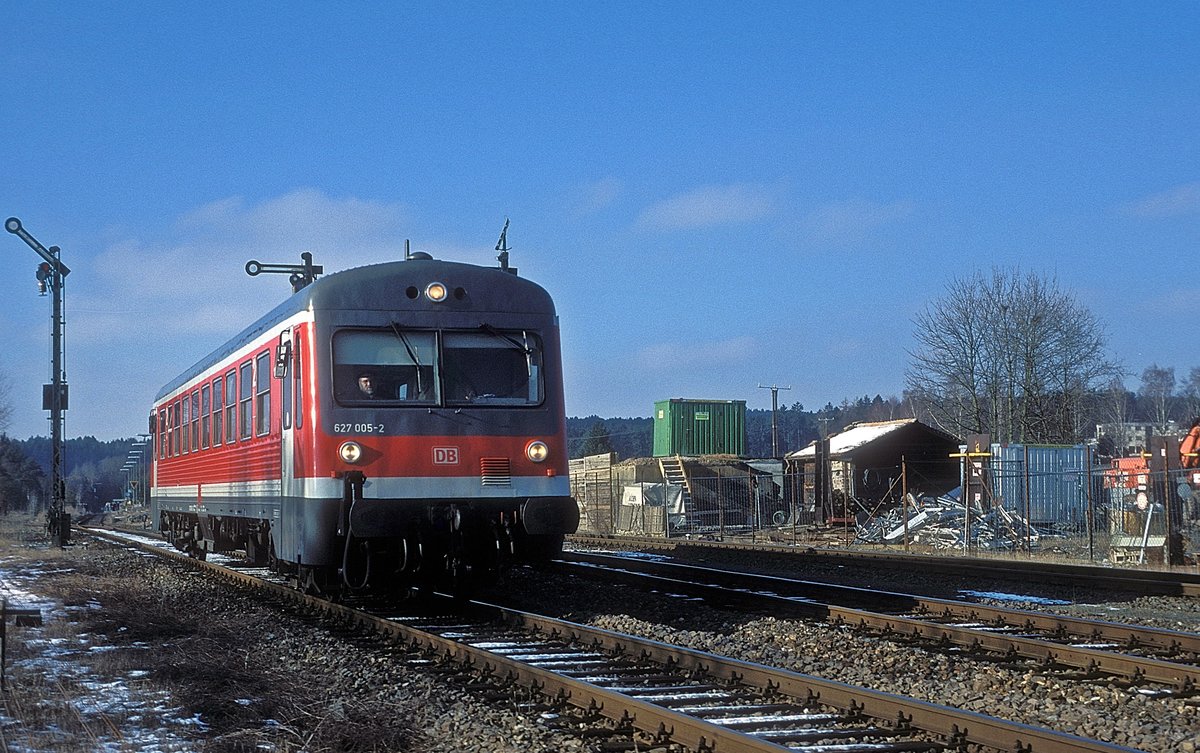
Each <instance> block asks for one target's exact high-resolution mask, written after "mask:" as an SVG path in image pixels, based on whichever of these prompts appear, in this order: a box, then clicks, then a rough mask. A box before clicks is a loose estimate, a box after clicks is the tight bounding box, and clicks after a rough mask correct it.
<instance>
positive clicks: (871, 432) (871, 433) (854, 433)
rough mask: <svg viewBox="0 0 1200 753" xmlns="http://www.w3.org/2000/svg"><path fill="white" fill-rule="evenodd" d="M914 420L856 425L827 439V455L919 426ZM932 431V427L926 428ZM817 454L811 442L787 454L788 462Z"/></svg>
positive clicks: (839, 453) (845, 450) (861, 445)
mask: <svg viewBox="0 0 1200 753" xmlns="http://www.w3.org/2000/svg"><path fill="white" fill-rule="evenodd" d="M919 423H920V421H918V420H917V419H915V418H903V419H899V420H897V421H874V422H870V423H857V424H854V425H853V426H851V427H850V428H848V429H846V430H845V431H841V432H838V433H837V434H834V435H832V436H831V437H829V454H830V455H831V456H834V457H836V456H838V455H842V454H844V453H847V452H850V451H851V450H857V449H858V448H860V447H863V446H864V445H868V444H870V443H871V442H874V441H875V440H877V439H880V438H882V437H886V436H887V435H888V434H891V433H892V432H894V431H897V430H898V429H902V428H904V427H905V426H911V425H912V424H919ZM921 425H922V426H924V424H921ZM926 428H929V429H930V430H932V431H936V430H934V429H933V428H932V427H926ZM939 433H940V432H939ZM816 454H817V447H816V442H813V443H812V444H810V445H809V446H808V447H805V448H804V449H801V450H796V451H795V452H792V453H789V454H788V456H787V457H788V459H789V460H803V459H805V458H815V457H816Z"/></svg>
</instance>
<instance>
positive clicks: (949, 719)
mask: <svg viewBox="0 0 1200 753" xmlns="http://www.w3.org/2000/svg"><path fill="white" fill-rule="evenodd" d="M89 533H92V534H93V535H97V536H99V537H100V538H104V539H106V540H109V541H113V542H116V543H118V544H121V545H123V546H134V547H138V548H140V549H143V550H146V551H150V552H153V553H154V554H158V555H160V556H164V557H166V558H169V559H173V560H175V561H178V562H181V563H184V564H187V565H189V566H191V567H195V568H199V569H204V570H207V571H209V572H211V573H213V574H215V575H217V576H219V577H221V578H224V579H226V580H228V581H230V582H233V583H237V584H240V585H243V586H247V587H249V588H251V589H254V590H258V591H262V592H268V593H270V594H272V595H275V596H279V597H282V598H283V599H285V600H288V601H291V602H293V603H296V604H298V605H301V606H303V607H305V608H308V609H311V610H316V611H319V612H322V613H324V614H326V615H328V616H330V617H332V618H333V619H335V620H338V621H340V622H342V623H343V624H345V625H347V626H355V627H361V628H365V629H368V630H371V631H373V632H375V633H377V634H378V635H380V636H386V637H389V638H391V639H392V640H396V641H398V642H403V643H406V644H407V645H408V646H409V647H410V648H417V647H419V648H423V649H427V650H428V651H430V652H432V653H434V654H435V655H437V656H440V657H442V658H445V659H447V660H451V661H454V662H457V663H459V664H462V665H466V666H469V667H471V668H474V669H475V670H476V671H478V672H480V673H481V674H484V675H501V674H503V675H504V676H505V677H506V678H508V679H511V680H513V681H515V682H520V683H522V684H524V685H526V686H528V687H531V688H533V689H535V690H538V691H540V692H542V693H543V694H546V695H548V696H550V697H553V698H557V699H558V700H560V701H563V702H565V703H569V704H570V705H572V706H576V707H578V708H581V709H585V710H588V711H591V712H593V713H596V714H600V715H603V716H604V717H606V718H609V719H612V720H614V721H616V722H618V723H619V724H625V725H630V726H632V727H634V728H636V729H638V730H640V731H642V732H644V733H646V734H648V735H650V736H651V737H652V738H654V739H656V740H658V741H663V742H666V741H671V742H676V743H679V744H682V745H685V746H687V747H689V748H690V749H691V750H694V751H701V752H703V753H739V752H741V751H764V752H765V751H776V752H777V751H780V750H790V748H788V747H786V746H784V745H781V744H779V743H775V742H772V741H771V740H769V739H766V738H765V737H760V736H754V735H751V734H747V733H743V732H739V731H737V730H736V729H732V728H730V727H725V726H721V725H718V724H714V723H712V722H708V721H705V720H703V719H700V718H697V717H694V716H690V715H688V714H684V713H680V712H677V711H674V710H672V709H669V708H665V707H663V706H660V705H657V704H655V703H653V702H650V701H646V700H641V699H638V698H635V697H631V696H629V695H626V694H623V693H620V692H617V691H612V690H608V689H605V688H602V687H599V686H596V685H592V684H590V683H587V682H584V681H581V680H577V679H574V678H571V677H568V676H566V675H563V674H560V673H558V672H554V671H552V670H547V669H542V668H540V667H535V666H531V665H529V664H527V663H524V662H522V661H520V660H517V659H512V658H509V657H506V656H503V655H499V654H497V653H495V652H492V651H488V650H485V649H481V648H477V647H474V646H471V645H467V644H466V643H463V642H461V641H458V640H455V639H453V638H448V637H443V636H441V635H437V634H436V633H432V632H428V631H425V630H421V629H419V628H415V627H413V626H410V625H406V624H404V623H402V622H399V621H396V620H394V619H389V618H388V617H386V616H381V615H374V614H369V613H367V612H364V611H361V610H359V609H355V608H353V607H350V606H347V605H343V604H337V603H333V602H330V601H327V600H324V599H319V598H316V597H313V596H308V595H305V594H302V593H300V592H298V591H296V590H295V589H292V588H290V587H288V586H285V585H282V584H279V583H274V582H271V581H264V580H262V579H261V578H258V577H257V576H254V575H250V574H248V573H243V572H239V571H238V570H236V569H232V568H229V567H225V566H222V565H218V564H215V563H211V562H204V561H200V560H196V559H193V558H191V557H189V556H187V555H185V554H183V553H181V552H176V551H172V550H169V549H165V548H162V547H160V546H155V545H153V544H150V543H147V542H145V541H141V540H136V539H127V538H124V537H121V536H117V535H112V534H108V533H105V532H99V531H94V530H91V531H89ZM471 604H472V605H473V608H474V609H477V610H478V609H484V610H491V611H492V612H494V613H495V614H496V615H498V616H499V619H500V620H502V621H503V622H504V623H507V624H509V625H515V626H520V627H523V628H526V629H529V630H533V631H536V632H539V633H543V634H546V635H551V636H556V637H558V638H562V639H566V640H570V641H573V642H577V643H580V644H584V645H591V646H598V647H603V648H605V649H606V650H609V651H611V652H613V653H618V652H619V653H621V654H626V655H632V654H639V653H640V655H641V656H642V657H644V658H647V659H650V660H652V661H655V662H658V663H661V664H664V665H667V666H668V667H672V668H684V669H690V670H695V671H696V672H698V673H702V674H704V675H707V676H710V677H715V678H718V679H721V680H722V681H724V682H727V683H729V684H731V685H735V684H736V685H743V686H750V687H753V688H757V689H761V690H762V691H764V692H766V693H768V694H780V695H783V696H788V697H790V698H792V699H796V700H797V701H799V702H800V703H819V704H820V705H822V706H826V707H829V708H833V709H838V710H840V711H842V712H845V713H849V714H851V715H853V716H855V717H860V718H861V717H869V718H872V719H875V720H879V721H880V722H882V723H883V724H884V725H886V726H887V727H889V728H892V729H916V730H920V731H924V732H927V733H930V734H933V735H936V736H937V737H939V738H942V739H944V740H945V745H947V746H949V747H959V748H963V747H966V746H968V745H982V746H987V747H989V748H993V749H995V750H998V751H1006V752H1008V751H1011V752H1012V753H1137V751H1135V750H1134V749H1133V748H1128V747H1125V746H1119V745H1115V744H1112V743H1107V742H1103V741H1099V740H1089V739H1086V738H1081V737H1077V736H1075V735H1070V734H1067V733H1064V732H1058V731H1055V730H1050V729H1044V728H1039V727H1033V726H1030V725H1026V724H1020V723H1017V722H1012V721H1007V720H1003V719H998V718H995V717H989V716H985V715H983V714H978V713H975V712H970V711H964V710H962V709H956V708H952V707H948V706H939V705H936V704H932V703H928V702H925V701H920V700H917V699H912V698H905V697H902V696H897V695H892V694H889V693H883V692H880V691H875V690H870V689H867V688H858V687H854V686H851V685H847V684H844V683H839V682H834V681H831V680H823V679H821V678H817V677H812V676H810V675H802V674H798V673H795V672H790V671H787V670H782V669H777V668H772V667H767V666H764V665H760V664H754V663H751V662H745V661H741V660H736V659H730V658H726V657H721V656H717V655H714V654H709V653H705V652H702V651H697V650H693V649H687V648H681V647H678V646H671V645H668V644H664V643H661V642H658V641H653V640H649V639H645V638H639V637H635V636H631V635H625V634H621V633H615V632H612V631H608V630H603V629H601V628H594V627H590V626H585V625H579V624H575V623H571V622H567V621H565V620H559V619H555V618H550V617H543V616H539V615H533V614H529V613H525V612H519V611H516V610H512V609H508V608H504V607H499V606H496V605H490V604H484V603H481V602H472V603H471ZM933 747H936V744H934V745H933ZM881 749H882V750H887V749H888V748H887V747H886V745H885V746H884V747H883V748H881ZM894 749H900V748H899V747H897V748H894Z"/></svg>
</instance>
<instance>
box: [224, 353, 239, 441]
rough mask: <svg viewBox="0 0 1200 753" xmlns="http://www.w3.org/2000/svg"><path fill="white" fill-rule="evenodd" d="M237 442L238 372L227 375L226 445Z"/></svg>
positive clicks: (231, 371) (232, 371)
mask: <svg viewBox="0 0 1200 753" xmlns="http://www.w3.org/2000/svg"><path fill="white" fill-rule="evenodd" d="M236 441H237V372H236V371H234V370H233V369H230V370H229V371H228V373H226V374H225V444H233V443H234V442H236Z"/></svg>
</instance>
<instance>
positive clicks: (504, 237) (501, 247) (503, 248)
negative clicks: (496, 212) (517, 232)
mask: <svg viewBox="0 0 1200 753" xmlns="http://www.w3.org/2000/svg"><path fill="white" fill-rule="evenodd" d="M496 250H497V251H499V252H500V253H499V254H497V255H496V258H497V259H499V260H500V269H502V270H504V271H505V272H511V273H512V274H514V275H515V274H516V273H517V268H516V267H510V266H508V252H509V250H510V249H509V248H508V218H507V217H505V218H504V229H503V230H501V231H500V240H498V241H496Z"/></svg>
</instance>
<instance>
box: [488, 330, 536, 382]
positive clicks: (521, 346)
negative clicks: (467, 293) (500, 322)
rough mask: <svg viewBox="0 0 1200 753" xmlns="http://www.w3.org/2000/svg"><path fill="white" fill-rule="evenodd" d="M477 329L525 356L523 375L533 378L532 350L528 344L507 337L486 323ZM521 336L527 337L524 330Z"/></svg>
mask: <svg viewBox="0 0 1200 753" xmlns="http://www.w3.org/2000/svg"><path fill="white" fill-rule="evenodd" d="M479 328H480V329H482V330H484V331H485V332H487V333H488V334H489V335H492V336H493V337H498V338H500V339H501V340H504V341H505V342H507V343H509V344H510V345H512V346H513V347H514V348H516V349H517V350H519V351H521V352H522V353H524V354H525V373H526V374H527V375H529V376H533V348H531V347H529V345H528V344H526V343H523V342H521V341H519V340H517V339H516V338H515V337H511V336H509V335H506V334H504V333H503V332H501V331H500V330H498V329H496V328H495V327H493V326H492V325H490V324H488V323H487V322H484V323H483V324H480V325H479ZM521 335H522V336H523V337H527V335H526V334H525V330H521Z"/></svg>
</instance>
